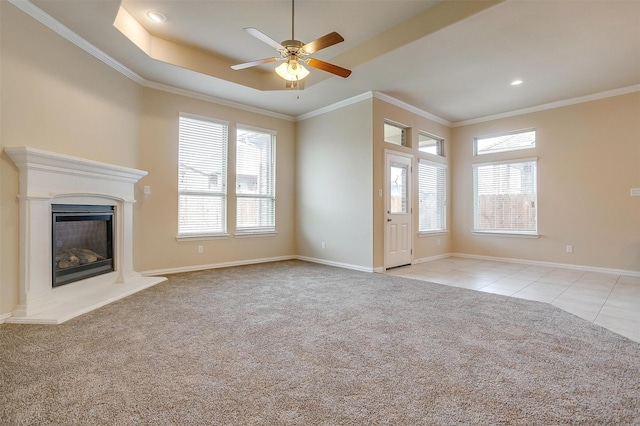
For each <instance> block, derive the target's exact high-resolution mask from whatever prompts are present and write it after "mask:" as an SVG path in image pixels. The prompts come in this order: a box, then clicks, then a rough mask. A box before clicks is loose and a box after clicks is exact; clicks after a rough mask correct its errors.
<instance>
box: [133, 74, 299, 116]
mask: <svg viewBox="0 0 640 426" xmlns="http://www.w3.org/2000/svg"><path fill="white" fill-rule="evenodd" d="M142 86H144V87H147V88H149V89H156V90H160V91H163V92H167V93H173V94H174V95H181V96H186V97H189V98H193V99H198V100H201V101H206V102H211V103H213V104H216V105H221V106H226V107H230V108H235V109H239V110H242V111H247V112H253V113H256V114H260V115H266V116H269V117H273V118H279V119H281V120H286V121H296V117H294V116H292V115H287V114H281V113H279V112H274V111H269V110H267V109H262V108H258V107H253V106H250V105H246V104H241V103H239V102H234V101H230V100H228V99H222V98H218V97H215V96H211V95H205V94H203V93H199V92H194V91H191V90H186V89H180V88H178V87H175V86H169V85H167V84H162V83H156V82H155V81H149V80H145V82H144V83H142Z"/></svg>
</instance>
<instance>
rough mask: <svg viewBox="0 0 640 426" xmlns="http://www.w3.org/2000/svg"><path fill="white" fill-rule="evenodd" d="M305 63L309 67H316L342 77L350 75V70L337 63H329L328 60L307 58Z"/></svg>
mask: <svg viewBox="0 0 640 426" xmlns="http://www.w3.org/2000/svg"><path fill="white" fill-rule="evenodd" d="M307 64H308V65H309V66H310V67H313V68H317V69H319V70H322V71H326V72H330V73H331V74H335V75H338V76H340V77H342V78H347V77H349V76H350V75H351V70H348V69H346V68H342V67H339V66H337V65H333V64H330V63H329V62H325V61H321V60H320V59H313V58H309V59H308V60H307Z"/></svg>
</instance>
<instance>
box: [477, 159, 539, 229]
mask: <svg viewBox="0 0 640 426" xmlns="http://www.w3.org/2000/svg"><path fill="white" fill-rule="evenodd" d="M536 166H537V161H536V159H526V160H517V161H505V162H499V163H479V164H474V165H473V184H474V219H475V223H474V230H475V231H477V232H498V233H513V234H537V232H538V225H537V190H536V186H537V185H536Z"/></svg>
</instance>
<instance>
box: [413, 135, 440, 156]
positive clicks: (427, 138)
mask: <svg viewBox="0 0 640 426" xmlns="http://www.w3.org/2000/svg"><path fill="white" fill-rule="evenodd" d="M443 145H444V139H442V138H439V137H437V136H433V135H430V134H428V133H426V132H423V131H422V130H421V131H419V132H418V150H419V151H420V152H426V153H427V154H432V155H439V156H444V146H443Z"/></svg>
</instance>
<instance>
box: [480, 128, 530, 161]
mask: <svg viewBox="0 0 640 426" xmlns="http://www.w3.org/2000/svg"><path fill="white" fill-rule="evenodd" d="M535 147H536V130H535V129H528V130H518V131H515V132H509V133H499V134H496V135H489V136H480V137H477V138H475V140H474V150H475V152H474V154H475V155H483V154H492V153H495V152H505V151H516V150H520V149H529V148H535Z"/></svg>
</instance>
